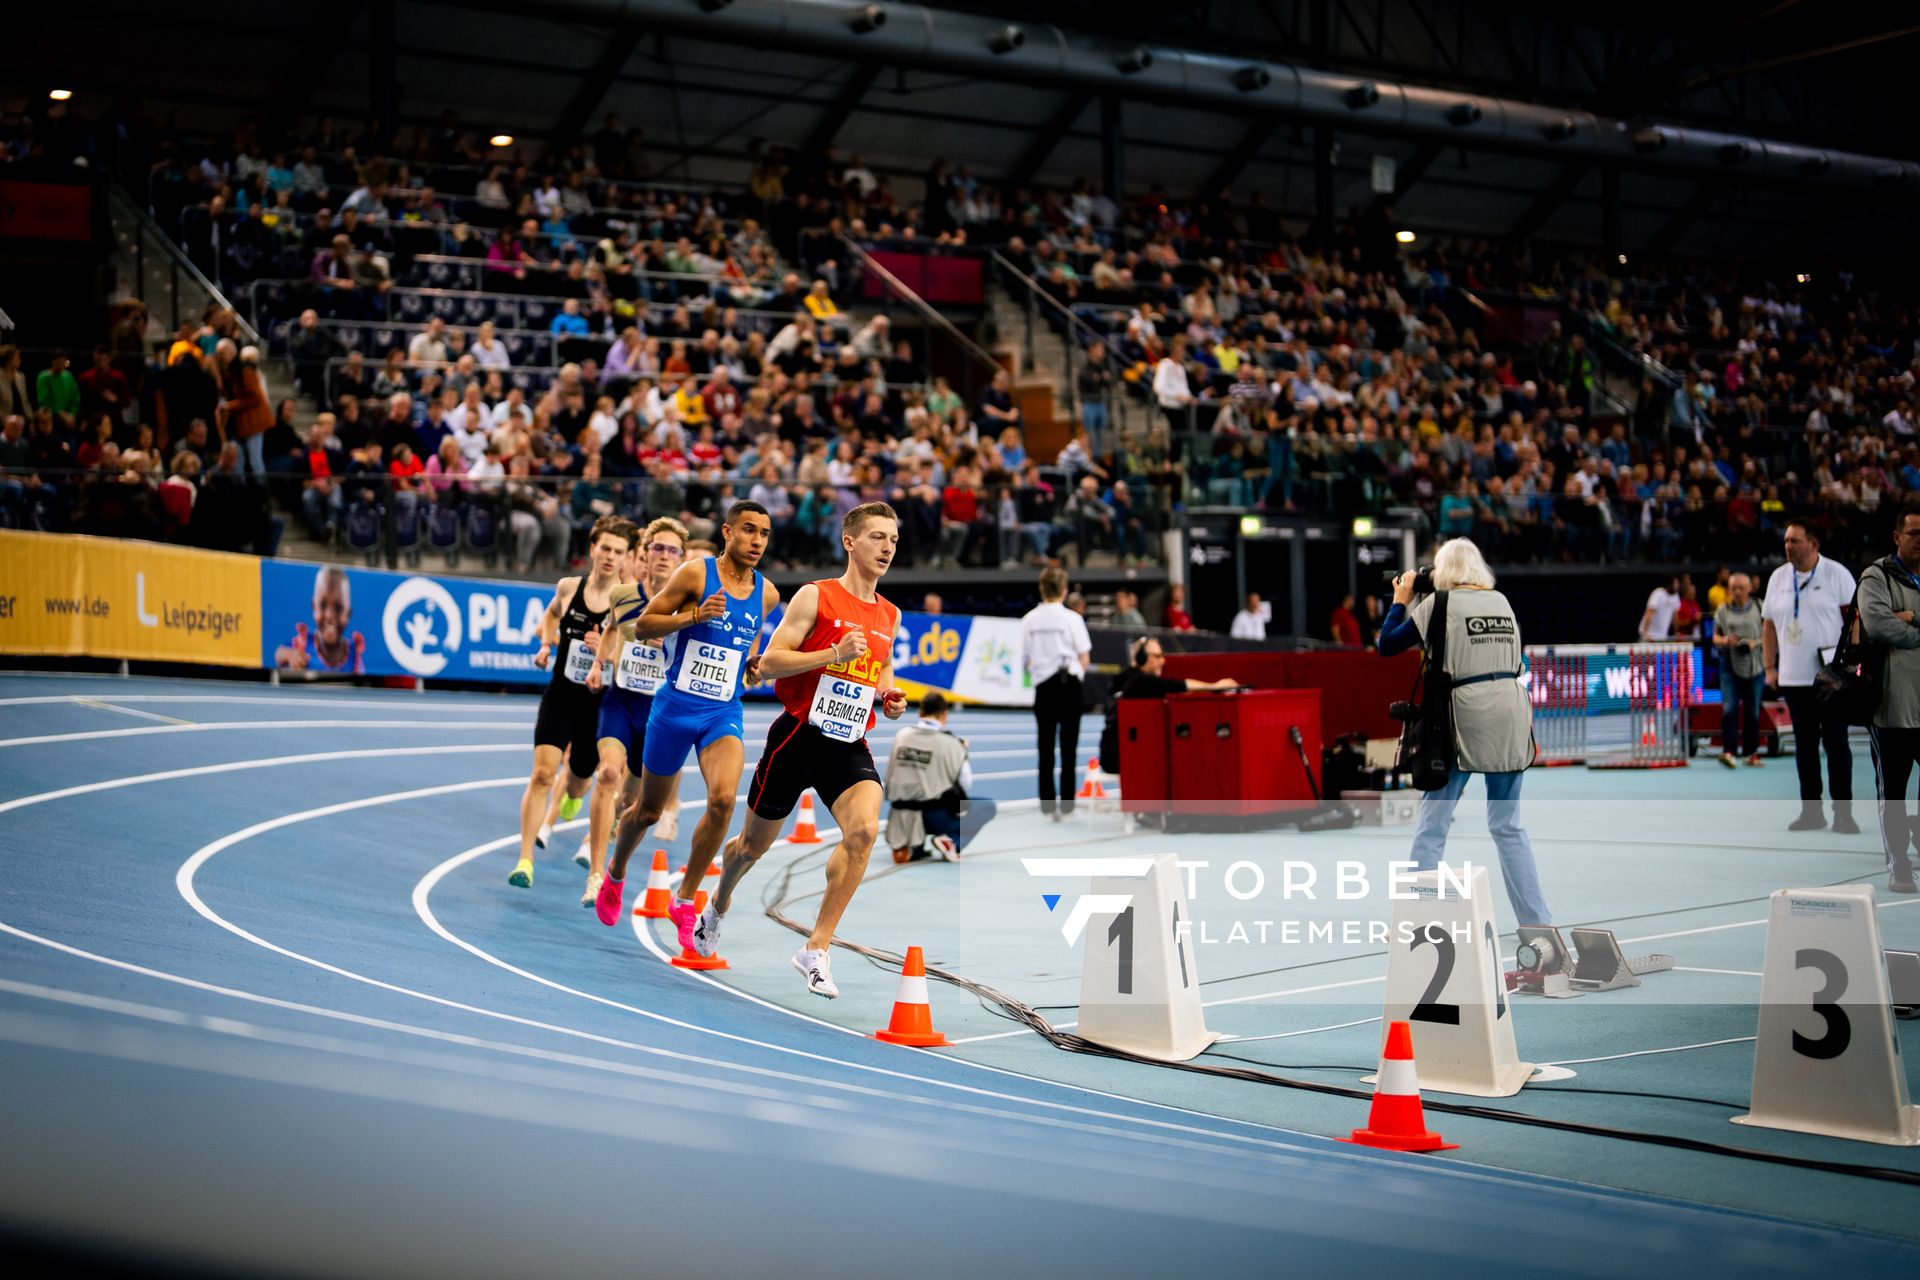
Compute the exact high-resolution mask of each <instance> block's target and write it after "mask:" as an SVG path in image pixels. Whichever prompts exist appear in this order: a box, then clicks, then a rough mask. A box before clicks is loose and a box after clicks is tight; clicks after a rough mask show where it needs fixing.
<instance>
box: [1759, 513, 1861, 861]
mask: <svg viewBox="0 0 1920 1280" xmlns="http://www.w3.org/2000/svg"><path fill="white" fill-rule="evenodd" d="M1783 542H1784V546H1785V548H1786V553H1787V562H1786V563H1785V564H1783V565H1781V566H1780V567H1779V568H1778V569H1775V570H1774V571H1773V576H1772V577H1770V578H1768V579H1767V593H1766V596H1765V597H1764V598H1763V599H1762V601H1761V605H1760V608H1761V619H1762V623H1763V629H1762V640H1763V642H1764V646H1765V654H1766V679H1767V683H1768V684H1769V685H1772V686H1773V687H1774V688H1776V689H1778V690H1780V694H1781V696H1782V697H1784V698H1785V699H1786V701H1787V714H1788V715H1789V716H1791V717H1792V720H1793V756H1794V764H1795V766H1796V768H1797V771H1798V773H1799V778H1800V816H1799V817H1797V818H1795V819H1794V820H1793V821H1792V822H1790V823H1788V824H1787V829H1788V830H1789V831H1817V830H1819V829H1820V828H1822V827H1824V826H1826V825H1827V820H1826V815H1825V813H1824V811H1823V810H1822V808H1821V795H1820V752H1821V750H1822V749H1823V748H1824V749H1825V751H1826V753H1827V783H1828V785H1829V786H1830V787H1831V788H1832V791H1833V829H1834V830H1835V831H1836V832H1840V833H1842V834H1845V835H1854V834H1857V833H1858V832H1859V830H1860V827H1859V825H1858V824H1857V823H1855V822H1854V819H1853V748H1852V747H1851V746H1850V745H1849V744H1848V742H1847V725H1846V722H1845V721H1844V720H1842V719H1841V718H1840V717H1839V716H1837V715H1834V714H1831V713H1828V712H1827V711H1826V710H1825V709H1824V708H1823V707H1822V706H1821V705H1820V700H1819V699H1818V698H1816V697H1815V696H1814V692H1813V678H1814V676H1815V675H1816V674H1817V673H1818V672H1819V670H1820V667H1821V665H1822V663H1823V662H1824V661H1825V658H1824V657H1823V656H1822V655H1823V654H1824V653H1825V652H1826V651H1827V650H1830V649H1832V648H1833V647H1834V646H1835V645H1837V644H1839V643H1840V624H1841V613H1840V611H1841V609H1842V607H1844V606H1845V605H1846V604H1848V603H1849V602H1850V601H1851V600H1852V599H1853V596H1854V588H1855V586H1856V584H1855V582H1854V578H1853V575H1852V574H1851V573H1849V572H1847V570H1846V568H1845V566H1843V565H1841V564H1839V563H1838V562H1837V561H1834V560H1830V559H1828V558H1827V557H1825V556H1823V555H1821V554H1820V538H1819V535H1818V534H1816V533H1815V532H1814V531H1813V529H1812V527H1811V526H1810V525H1809V524H1808V523H1807V522H1806V521H1804V520H1791V521H1788V523H1787V527H1786V534H1785V537H1784V539H1783Z"/></svg>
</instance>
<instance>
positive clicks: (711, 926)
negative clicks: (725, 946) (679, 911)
mask: <svg viewBox="0 0 1920 1280" xmlns="http://www.w3.org/2000/svg"><path fill="white" fill-rule="evenodd" d="M719 949H720V911H719V909H718V908H717V907H715V906H714V905H713V903H711V902H709V903H708V904H707V905H706V909H705V910H703V911H702V912H701V913H700V918H699V919H698V920H695V921H694V922H693V951H694V954H695V955H697V956H699V957H700V958H701V959H702V960H705V959H706V958H707V957H709V956H711V955H712V954H713V953H714V952H716V951H718V950H719Z"/></svg>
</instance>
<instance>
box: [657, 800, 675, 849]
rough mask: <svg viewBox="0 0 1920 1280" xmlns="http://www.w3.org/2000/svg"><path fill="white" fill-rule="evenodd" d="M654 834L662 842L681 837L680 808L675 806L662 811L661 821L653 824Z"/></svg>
mask: <svg viewBox="0 0 1920 1280" xmlns="http://www.w3.org/2000/svg"><path fill="white" fill-rule="evenodd" d="M653 834H654V835H656V836H658V837H659V838H660V839H662V840H669V841H670V840H674V839H677V838H678V837H679V835H680V806H679V805H678V804H674V805H672V806H670V807H669V808H665V809H662V810H661V811H660V821H658V822H656V823H654V824H653Z"/></svg>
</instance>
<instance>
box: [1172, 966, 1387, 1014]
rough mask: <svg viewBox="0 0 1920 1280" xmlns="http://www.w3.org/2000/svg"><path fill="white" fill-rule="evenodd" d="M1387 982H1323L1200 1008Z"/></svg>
mask: <svg viewBox="0 0 1920 1280" xmlns="http://www.w3.org/2000/svg"><path fill="white" fill-rule="evenodd" d="M1361 958H1362V957H1359V956H1355V957H1354V959H1356V960H1358V959H1361ZM1386 980H1387V975H1386V974H1384V973H1383V974H1381V975H1380V976H1379V977H1377V978H1355V979H1353V980H1352V981H1351V982H1322V983H1320V984H1319V985H1317V986H1312V987H1288V988H1287V989H1286V990H1285V991H1261V992H1256V993H1255V994H1253V995H1250V996H1228V997H1226V998H1225V999H1221V1000H1202V1001H1201V1002H1200V1006H1201V1008H1203V1009H1211V1008H1213V1007H1214V1006H1216V1005H1223V1004H1252V1003H1253V1002H1254V1001H1256V1000H1276V999H1278V998H1280V997H1281V996H1304V995H1311V994H1312V993H1313V992H1316V991H1339V990H1341V989H1343V988H1346V987H1369V986H1372V985H1374V984H1375V983H1380V982H1385V981H1386Z"/></svg>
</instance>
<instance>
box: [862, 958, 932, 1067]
mask: <svg viewBox="0 0 1920 1280" xmlns="http://www.w3.org/2000/svg"><path fill="white" fill-rule="evenodd" d="M873 1038H874V1039H875V1040H885V1041H886V1042H887V1043H888V1044H905V1045H912V1046H913V1047H914V1048H916V1049H932V1048H937V1047H939V1046H942V1045H945V1044H946V1043H947V1038H946V1037H945V1036H943V1035H941V1034H940V1033H939V1032H938V1031H935V1030H934V1029H933V1006H932V1005H930V1004H928V1003H927V962H926V959H925V958H924V957H923V956H922V955H921V954H920V948H918V947H908V948H907V963H906V964H905V965H904V966H902V967H901V969H900V991H899V994H898V995H896V996H895V997H894V1001H893V1019H892V1021H890V1022H888V1023H887V1026H886V1029H885V1030H884V1031H876V1032H874V1033H873Z"/></svg>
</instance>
